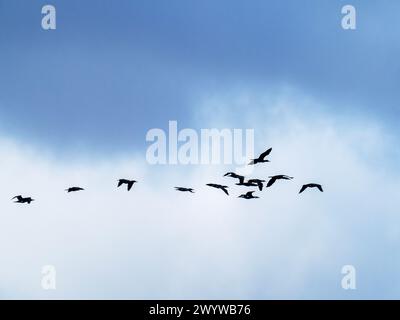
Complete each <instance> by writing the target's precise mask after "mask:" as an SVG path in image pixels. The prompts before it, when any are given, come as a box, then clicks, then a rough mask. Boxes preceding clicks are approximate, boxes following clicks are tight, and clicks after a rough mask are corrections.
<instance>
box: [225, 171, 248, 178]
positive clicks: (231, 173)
mask: <svg viewBox="0 0 400 320" xmlns="http://www.w3.org/2000/svg"><path fill="white" fill-rule="evenodd" d="M224 177H231V178H235V179H239V180H241V179H244V176H241V175H240V174H236V173H234V172H228V173H225V174H224Z"/></svg>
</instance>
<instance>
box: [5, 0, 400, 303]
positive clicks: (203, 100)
mask: <svg viewBox="0 0 400 320" xmlns="http://www.w3.org/2000/svg"><path fill="white" fill-rule="evenodd" d="M348 3H350V4H352V5H354V6H355V8H356V10H357V29H356V30H352V31H345V30H343V29H342V28H341V18H342V14H341V8H342V6H343V5H345V4H348ZM45 4H48V2H47V1H33V0H32V1H22V0H0V164H1V166H2V170H1V172H0V181H3V182H6V183H2V184H0V215H1V219H2V223H1V224H0V252H2V254H3V259H4V261H7V263H5V264H2V267H1V268H0V283H1V285H0V298H50V299H53V298H55V299H58V298H72V299H74V298H149V299H152V298H153V299H154V298H155V299H157V298H194V299H196V298H220V299H221V298H234V299H245V298H251V299H267V298H300V299H303V298H320V299H328V298H343V299H354V298H398V297H399V294H400V282H399V281H398V280H397V279H399V277H398V276H397V272H398V270H399V266H400V256H399V255H398V254H397V248H398V245H399V243H400V227H399V226H400V219H399V215H398V204H399V203H398V194H399V192H400V184H399V182H398V181H400V180H399V178H400V172H399V170H398V160H399V159H400V149H399V147H398V139H399V135H400V131H399V129H398V119H399V116H400V109H399V101H400V99H399V98H400V90H398V89H399V83H400V63H399V58H398V57H399V56H400V43H399V41H398V30H400V21H399V19H398V12H399V10H400V3H399V2H398V1H395V0H393V1H389V0H387V1H379V2H378V1H369V2H366V1H356V0H354V1H333V0H305V1H295V0H285V1H282V0H280V1H265V0H262V1H261V0H260V1H259V0H253V1H225V0H221V1H211V0H204V1H196V2H195V1H184V0H179V1H178V0H171V1H154V0H153V1H127V0H120V1H89V0H86V1H78V0H68V1H67V0H63V1H61V0H58V1H57V0H54V1H51V4H53V5H54V6H55V7H56V9H57V30H55V31H44V30H42V29H41V25H40V22H41V18H42V15H41V8H42V6H43V5H45ZM170 120H177V121H178V126H179V128H184V127H190V128H194V129H199V128H211V127H216V128H243V129H245V128H252V129H254V130H255V136H256V144H255V147H256V150H265V148H266V147H269V146H272V147H273V153H272V156H273V159H272V160H273V161H272V162H271V163H270V164H269V165H268V166H262V167H258V168H256V170H255V171H254V172H253V175H254V177H261V178H266V177H268V176H269V175H271V174H282V173H285V174H286V173H287V174H290V175H293V176H295V179H294V180H293V183H292V184H286V185H285V184H282V185H278V186H276V188H273V189H272V188H271V189H270V190H268V191H265V194H264V193H263V194H262V197H261V198H260V199H258V200H259V201H258V202H243V201H240V200H241V199H236V198H228V197H226V198H225V196H224V197H221V195H220V194H218V193H215V192H213V190H209V188H207V187H205V186H204V185H205V184H206V183H208V182H210V181H213V182H221V183H222V182H224V183H227V184H229V186H230V188H231V189H230V190H232V191H233V192H238V190H236V189H234V188H235V186H234V185H232V184H233V181H229V180H223V179H225V178H223V177H222V175H223V173H225V172H226V170H228V169H231V168H227V167H226V166H222V165H221V166H164V167H163V166H160V167H154V166H150V165H149V164H146V163H145V162H144V160H145V159H144V158H145V152H146V148H147V146H148V144H147V143H146V141H145V136H146V133H147V132H148V130H150V129H152V128H158V127H159V128H167V127H168V121H170ZM71 159H74V161H72V162H70V161H69V160H71ZM120 177H132V178H137V179H138V180H139V183H138V184H137V185H135V189H134V192H132V193H124V192H120V191H121V190H119V189H118V190H116V188H115V182H116V179H117V178H120ZM21 181H23V183H22V182H21ZM310 181H318V182H321V183H322V184H323V185H324V188H325V192H324V194H319V193H312V192H311V193H307V194H304V196H303V197H298V195H297V192H298V189H299V185H301V184H302V183H308V182H310ZM383 182H384V183H383ZM178 184H179V185H187V186H193V187H194V188H195V189H196V194H195V196H194V197H191V198H190V197H186V195H182V194H177V193H176V192H175V191H174V190H173V189H172V187H173V186H175V185H178ZM70 185H81V186H83V187H85V188H86V189H87V190H85V193H82V194H77V195H76V197H74V196H75V195H73V197H66V195H65V193H64V192H63V190H64V189H65V188H66V187H67V186H70ZM377 186H379V187H377ZM263 192H264V191H263ZM20 193H23V194H26V195H28V194H29V195H32V196H33V197H35V198H37V199H38V201H37V202H35V203H34V205H32V206H30V207H21V206H15V205H14V204H13V203H11V202H10V201H9V199H10V198H11V196H13V195H15V194H20ZM227 198H228V199H227ZM171 199H173V201H172V200H171ZM83 244H84V245H83ZM47 264H51V265H54V266H56V268H57V275H58V280H57V283H58V286H57V290H56V291H54V292H47V291H43V290H42V289H41V287H40V276H41V274H40V270H41V267H42V266H43V265H47ZM346 264H353V265H354V266H355V267H356V268H357V274H358V278H357V279H358V280H357V281H358V288H357V290H356V291H354V292H353V291H344V290H342V289H341V287H340V281H341V276H342V275H341V273H340V270H341V267H342V266H343V265H346Z"/></svg>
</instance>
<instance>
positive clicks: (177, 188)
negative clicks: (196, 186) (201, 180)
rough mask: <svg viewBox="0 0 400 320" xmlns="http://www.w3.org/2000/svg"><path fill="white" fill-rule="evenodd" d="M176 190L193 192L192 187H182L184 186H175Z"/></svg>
mask: <svg viewBox="0 0 400 320" xmlns="http://www.w3.org/2000/svg"><path fill="white" fill-rule="evenodd" d="M175 190H176V191H181V192H190V193H194V190H193V189H192V188H184V187H175Z"/></svg>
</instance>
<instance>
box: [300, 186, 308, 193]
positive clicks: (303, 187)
mask: <svg viewBox="0 0 400 320" xmlns="http://www.w3.org/2000/svg"><path fill="white" fill-rule="evenodd" d="M307 188H308V186H307V185H304V186H302V187H301V189H300V192H299V193H302V192H303V191H304V190H306V189H307Z"/></svg>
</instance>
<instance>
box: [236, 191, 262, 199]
mask: <svg viewBox="0 0 400 320" xmlns="http://www.w3.org/2000/svg"><path fill="white" fill-rule="evenodd" d="M254 192H255V191H249V192H247V193H245V194H241V195H240V196H239V197H238V198H244V199H257V198H259V197H257V196H253V193H254Z"/></svg>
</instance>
